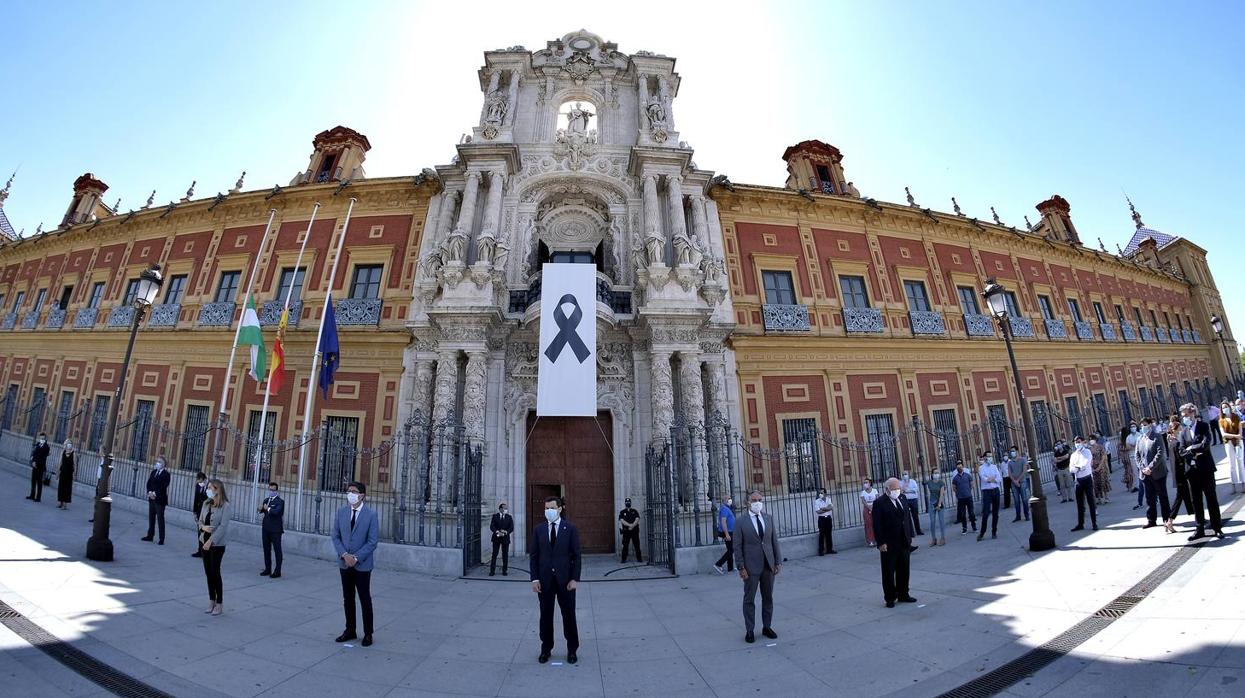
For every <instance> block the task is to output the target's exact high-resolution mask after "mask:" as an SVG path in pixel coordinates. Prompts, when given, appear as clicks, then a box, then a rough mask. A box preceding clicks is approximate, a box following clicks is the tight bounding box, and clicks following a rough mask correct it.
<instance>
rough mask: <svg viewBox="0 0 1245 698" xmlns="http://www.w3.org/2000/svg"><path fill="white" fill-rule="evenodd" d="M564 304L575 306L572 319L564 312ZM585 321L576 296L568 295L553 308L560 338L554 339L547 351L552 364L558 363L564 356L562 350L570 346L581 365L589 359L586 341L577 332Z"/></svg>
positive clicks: (554, 320)
mask: <svg viewBox="0 0 1245 698" xmlns="http://www.w3.org/2000/svg"><path fill="white" fill-rule="evenodd" d="M563 303H570V304H571V305H573V306H575V310H574V311H573V312H571V316H570V317H567V316H566V313H565V312H563V311H562V304H563ZM583 319H584V311H583V310H581V309H580V308H579V301H578V300H576V299H575V295H574V294H571V293H568V294H566V295H565V296H562V298H561V299H559V300H558V304H557V305H555V306H554V307H553V322H554V323H555V324H556V325H557V326H558V336H556V337H554V338H553V341H552V342H550V343H549V347H548V348H547V349H545V356H547V357H549V361H550V362H552V363H557V362H558V357H559V356H561V355H562V349H563V348H565V347H566V346H567V345H568V344H569V345H570V347H571V351H573V352H575V358H577V359H579V363H581V364H582V363H583V362H584V360H585V359H587V358H588V356H589V355H590V354H591V352H589V351H588V347H586V346H584V340H582V339H580V338H579V333H578V332H576V331H575V328H576V327H579V323H580V321H581V320H583Z"/></svg>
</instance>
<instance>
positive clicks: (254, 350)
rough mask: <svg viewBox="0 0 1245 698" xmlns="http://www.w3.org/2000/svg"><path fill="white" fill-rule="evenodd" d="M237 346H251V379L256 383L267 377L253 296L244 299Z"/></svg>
mask: <svg viewBox="0 0 1245 698" xmlns="http://www.w3.org/2000/svg"><path fill="white" fill-rule="evenodd" d="M238 344H239V346H241V345H244V344H249V345H250V346H251V378H254V379H255V382H256V383H258V382H260V381H262V380H265V379H266V378H267V377H268V366H267V361H268V351H267V350H266V349H265V348H264V335H263V333H262V332H260V330H259V313H257V312H255V298H254V296H247V297H246V309H245V310H243V311H242V325H241V329H240V331H239V332H238Z"/></svg>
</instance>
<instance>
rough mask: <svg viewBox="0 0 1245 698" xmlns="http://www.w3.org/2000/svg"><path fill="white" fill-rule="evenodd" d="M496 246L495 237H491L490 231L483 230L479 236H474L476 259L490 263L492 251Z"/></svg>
mask: <svg viewBox="0 0 1245 698" xmlns="http://www.w3.org/2000/svg"><path fill="white" fill-rule="evenodd" d="M496 248H497V238H495V237H493V234H492V232H490V231H487V230H486V231H484V232H483V233H481V234H480V237H478V238H476V261H477V262H484V263H486V264H491V263H492V262H493V252H494V250H495V249H496Z"/></svg>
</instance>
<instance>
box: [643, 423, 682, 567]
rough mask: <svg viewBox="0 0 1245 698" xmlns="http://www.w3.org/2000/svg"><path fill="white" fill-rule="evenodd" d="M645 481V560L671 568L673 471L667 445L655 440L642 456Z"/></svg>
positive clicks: (672, 564) (672, 550) (672, 556)
mask: <svg viewBox="0 0 1245 698" xmlns="http://www.w3.org/2000/svg"><path fill="white" fill-rule="evenodd" d="M644 465H645V467H644V485H645V496H646V497H647V499H648V506H646V507H645V508H644V519H645V521H644V523H645V530H647V531H648V560H649V564H651V565H663V566H665V567H667V568H669V570H670V571H671V572H672V573H673V572H674V571H675V569H674V472H673V469H672V468H671V467H670V466H671V463H670V446H669V444H664V443H660V442H659V443H654V444H652V445H650V446H649V447H648V452H647V453H646V454H645V459H644Z"/></svg>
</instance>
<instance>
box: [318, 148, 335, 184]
mask: <svg viewBox="0 0 1245 698" xmlns="http://www.w3.org/2000/svg"><path fill="white" fill-rule="evenodd" d="M336 164H337V154H336V153H325V154H324V159H323V160H321V161H320V169H319V171H318V172H316V181H317V182H327V181H329V180H330V179H332V178H333V165H336Z"/></svg>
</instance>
